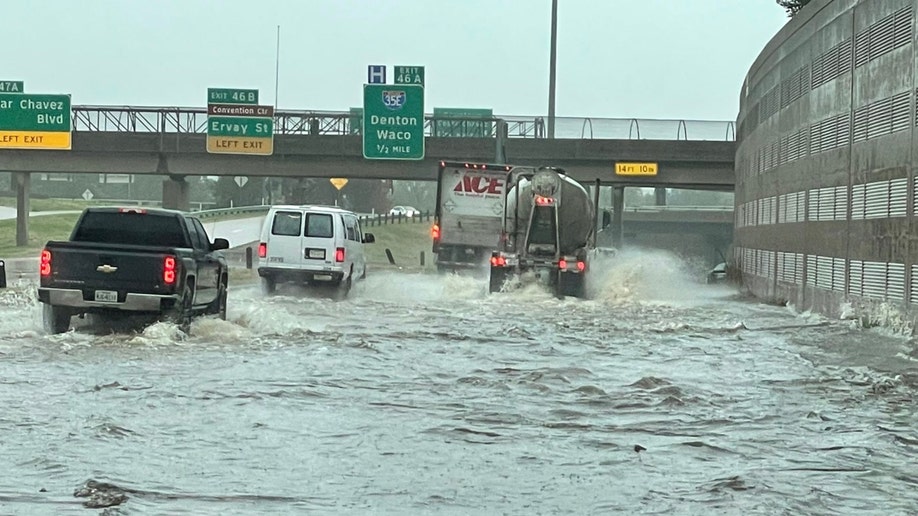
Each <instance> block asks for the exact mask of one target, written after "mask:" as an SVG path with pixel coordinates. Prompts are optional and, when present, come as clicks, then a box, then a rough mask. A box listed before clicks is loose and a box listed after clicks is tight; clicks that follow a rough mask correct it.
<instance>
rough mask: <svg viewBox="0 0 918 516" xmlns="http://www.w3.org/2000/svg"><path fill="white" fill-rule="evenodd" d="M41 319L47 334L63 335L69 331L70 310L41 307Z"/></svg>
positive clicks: (46, 305) (59, 307)
mask: <svg viewBox="0 0 918 516" xmlns="http://www.w3.org/2000/svg"><path fill="white" fill-rule="evenodd" d="M41 307H42V308H41V318H42V323H43V324H44V327H45V331H47V332H48V333H64V332H65V331H67V330H69V329H70V316H71V313H70V310H68V309H66V308H64V307H62V306H54V305H49V304H42V305H41Z"/></svg>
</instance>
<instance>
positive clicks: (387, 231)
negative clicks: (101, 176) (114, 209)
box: [0, 213, 433, 268]
mask: <svg viewBox="0 0 918 516" xmlns="http://www.w3.org/2000/svg"><path fill="white" fill-rule="evenodd" d="M78 217H79V213H72V214H71V213H68V214H63V215H42V216H39V217H29V245H28V246H26V247H17V246H16V220H15V219H10V220H0V258H17V257H22V256H38V253H39V251H40V250H41V248H42V246H44V245H45V242H47V241H49V240H67V239H68V238H70V232H71V230H72V229H73V226H74V224H75V223H76V220H77V218H78ZM228 218H229V219H236V218H240V217H239V215H233V216H230V217H228ZM216 220H217V219H207V223H210V222H214V221H216ZM220 220H226V219H220ZM364 232H367V233H372V234H373V236H375V237H376V242H375V243H373V244H367V245H366V246H365V249H366V253H367V263H369V264H370V265H372V266H374V267H388V266H390V265H389V259H388V258H387V257H386V249H387V248H388V249H389V250H391V251H392V257H393V258H394V259H395V263H396V265H397V266H400V267H411V268H418V267H419V266H420V256H421V252H424V261H425V264H426V267H428V268H429V267H431V263H432V261H433V255H432V254H431V252H430V243H431V241H430V222H427V221H423V222H411V223H407V222H404V223H401V224H384V225H381V226H368V227H366V228H364Z"/></svg>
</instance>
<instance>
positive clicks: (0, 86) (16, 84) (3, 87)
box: [0, 81, 23, 93]
mask: <svg viewBox="0 0 918 516" xmlns="http://www.w3.org/2000/svg"><path fill="white" fill-rule="evenodd" d="M22 92H23V85H22V81H0V93H22Z"/></svg>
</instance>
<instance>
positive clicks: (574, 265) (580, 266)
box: [558, 258, 586, 272]
mask: <svg viewBox="0 0 918 516" xmlns="http://www.w3.org/2000/svg"><path fill="white" fill-rule="evenodd" d="M558 269H560V270H562V271H571V272H574V270H575V269H576V272H583V271H584V270H586V262H584V261H583V260H576V261H567V260H566V259H564V258H561V260H560V261H558Z"/></svg>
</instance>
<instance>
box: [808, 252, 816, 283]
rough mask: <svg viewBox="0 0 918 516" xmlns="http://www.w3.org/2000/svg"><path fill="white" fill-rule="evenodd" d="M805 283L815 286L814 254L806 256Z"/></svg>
mask: <svg viewBox="0 0 918 516" xmlns="http://www.w3.org/2000/svg"><path fill="white" fill-rule="evenodd" d="M806 284H807V286H810V287H815V286H816V256H814V255H811V254H810V255H807V257H806Z"/></svg>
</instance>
